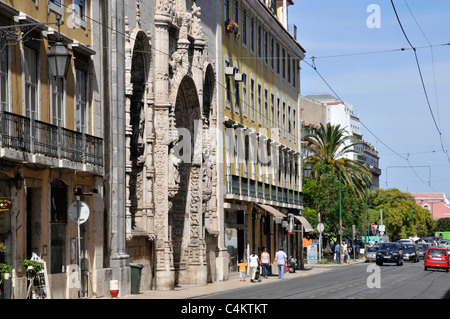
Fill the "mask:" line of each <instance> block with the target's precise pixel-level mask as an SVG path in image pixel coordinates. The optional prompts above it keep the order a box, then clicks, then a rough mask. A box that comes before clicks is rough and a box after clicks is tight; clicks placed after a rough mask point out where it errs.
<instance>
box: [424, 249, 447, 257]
mask: <svg viewBox="0 0 450 319" xmlns="http://www.w3.org/2000/svg"><path fill="white" fill-rule="evenodd" d="M428 255H433V256H446V255H447V254H446V251H445V250H444V249H433V248H430V250H428Z"/></svg>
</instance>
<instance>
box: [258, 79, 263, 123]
mask: <svg viewBox="0 0 450 319" xmlns="http://www.w3.org/2000/svg"><path fill="white" fill-rule="evenodd" d="M261 94H262V92H261V84H258V124H259V125H262V102H261Z"/></svg>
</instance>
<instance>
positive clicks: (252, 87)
mask: <svg viewBox="0 0 450 319" xmlns="http://www.w3.org/2000/svg"><path fill="white" fill-rule="evenodd" d="M250 118H251V120H252V121H254V120H255V80H254V79H250Z"/></svg>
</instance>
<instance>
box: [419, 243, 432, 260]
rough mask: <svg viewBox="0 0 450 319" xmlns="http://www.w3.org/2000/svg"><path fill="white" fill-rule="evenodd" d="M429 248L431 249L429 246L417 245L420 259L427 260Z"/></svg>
mask: <svg viewBox="0 0 450 319" xmlns="http://www.w3.org/2000/svg"><path fill="white" fill-rule="evenodd" d="M428 247H430V245H429V244H417V248H418V249H419V258H422V259H424V258H425V254H426V252H427V249H428Z"/></svg>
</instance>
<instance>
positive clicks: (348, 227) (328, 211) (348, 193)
mask: <svg viewBox="0 0 450 319" xmlns="http://www.w3.org/2000/svg"><path fill="white" fill-rule="evenodd" d="M316 171H317V172H319V174H318V178H317V179H316V178H307V179H305V180H304V181H303V187H302V190H303V198H304V206H305V209H304V212H303V213H304V217H305V218H306V219H307V220H308V221H309V223H310V224H311V226H312V227H313V228H316V226H317V223H318V214H319V213H320V221H321V223H322V224H324V232H323V233H322V236H323V239H324V245H323V247H324V248H325V250H328V249H329V248H330V246H329V243H330V239H331V238H338V234H339V230H340V226H339V217H340V209H339V191H340V189H339V188H340V186H341V194H342V201H341V208H342V214H341V215H342V230H343V236H344V237H348V238H351V237H352V225H355V226H356V227H357V229H359V230H360V231H359V233H361V232H362V230H361V229H362V225H363V224H362V222H363V219H362V218H361V212H363V211H364V205H365V204H364V202H363V201H362V200H361V199H360V198H359V197H357V196H356V195H355V194H354V192H353V191H352V189H351V188H350V187H349V186H346V185H342V184H341V185H339V178H338V176H336V175H335V174H334V173H333V172H332V169H331V168H330V167H329V166H328V165H325V164H322V163H318V164H317V167H316ZM317 236H318V233H313V234H309V236H308V237H309V238H311V237H314V238H317Z"/></svg>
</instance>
